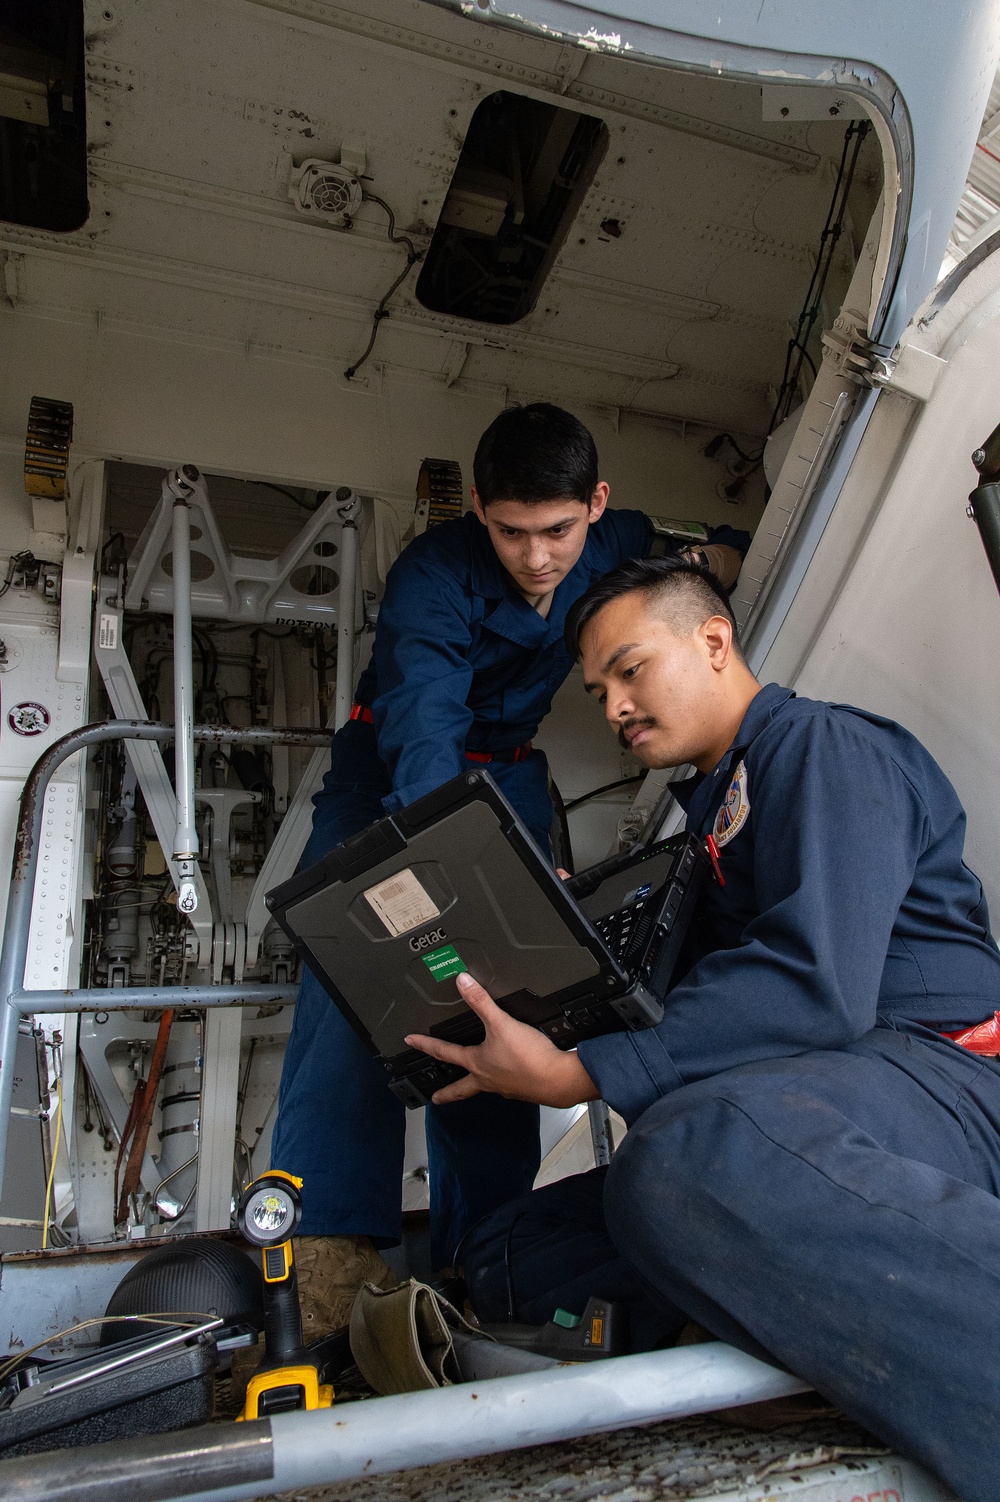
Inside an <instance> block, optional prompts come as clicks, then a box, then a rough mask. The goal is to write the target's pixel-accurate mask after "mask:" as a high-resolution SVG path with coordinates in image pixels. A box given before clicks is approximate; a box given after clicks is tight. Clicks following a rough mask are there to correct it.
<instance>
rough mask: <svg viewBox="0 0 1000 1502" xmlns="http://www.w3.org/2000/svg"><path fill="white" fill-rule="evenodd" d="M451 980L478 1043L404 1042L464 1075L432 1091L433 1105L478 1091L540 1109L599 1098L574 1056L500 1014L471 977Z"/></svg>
mask: <svg viewBox="0 0 1000 1502" xmlns="http://www.w3.org/2000/svg"><path fill="white" fill-rule="evenodd" d="M456 982H457V985H458V989H459V993H460V995H461V997H462V1000H463V1001H464V1002H466V1003H467V1004H468V1005H469V1006H470V1007H471V1008H472V1010H473V1011H474V1012H475V1014H476V1016H477V1017H479V1018H480V1019H481V1020H482V1024H483V1026H484V1027H485V1029H486V1037H485V1039H484V1040H483V1042H482V1043H477V1044H475V1045H474V1046H473V1047H472V1048H464V1047H462V1045H461V1044H458V1043H444V1042H442V1040H441V1039H440V1038H427V1037H424V1036H423V1035H422V1034H417V1033H413V1034H411V1035H410V1036H409V1037H408V1038H407V1039H406V1042H407V1044H408V1045H409V1047H410V1048H418V1049H419V1050H420V1052H421V1053H425V1054H429V1055H430V1057H431V1058H432V1059H440V1060H441V1061H442V1063H445V1064H457V1065H458V1067H459V1068H460V1069H465V1070H467V1071H468V1073H467V1074H466V1076H465V1078H464V1079H461V1080H456V1081H455V1083H454V1084H453V1085H446V1086H445V1087H444V1089H443V1090H438V1091H437V1093H436V1094H435V1096H434V1104H435V1105H436V1106H443V1105H450V1104H451V1103H452V1102H453V1101H456V1100H468V1099H469V1097H470V1096H473V1095H478V1094H479V1093H480V1091H489V1092H491V1093H493V1094H495V1095H503V1096H506V1098H507V1099H508V1100H530V1101H534V1102H535V1103H536V1104H537V1105H540V1106H575V1105H578V1104H579V1103H580V1101H584V1100H598V1099H599V1098H600V1091H599V1090H598V1089H597V1087H596V1085H595V1084H594V1082H593V1080H592V1079H591V1078H590V1075H589V1074H588V1073H587V1071H586V1070H585V1069H584V1067H583V1065H582V1064H581V1063H580V1060H579V1059H578V1058H577V1056H576V1054H575V1053H563V1051H562V1049H560V1048H557V1047H556V1046H555V1044H554V1043H553V1042H551V1040H550V1039H548V1038H546V1036H545V1034H544V1033H541V1032H539V1030H538V1028H537V1027H529V1026H528V1024H527V1023H526V1022H518V1020H517V1018H516V1017H511V1016H510V1014H509V1013H507V1012H504V1011H502V1010H501V1008H500V1007H498V1006H497V1004H496V1002H495V1001H494V1000H493V998H492V997H491V996H490V995H489V993H488V992H487V991H484V989H483V987H482V986H481V985H479V983H478V981H475V980H473V978H472V976H471V975H466V974H464V973H463V974H462V975H459V976H457V977H456Z"/></svg>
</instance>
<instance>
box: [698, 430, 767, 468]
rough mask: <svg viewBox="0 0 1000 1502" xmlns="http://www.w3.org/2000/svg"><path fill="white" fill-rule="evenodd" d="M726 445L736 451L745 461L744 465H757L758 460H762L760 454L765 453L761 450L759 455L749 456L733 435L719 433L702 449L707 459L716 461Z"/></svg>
mask: <svg viewBox="0 0 1000 1502" xmlns="http://www.w3.org/2000/svg"><path fill="white" fill-rule="evenodd" d="M724 443H728V444H729V446H730V448H732V449H734V450H735V452H736V453H737V454H738V455H739V457H740V458H741V459H742V460H743V463H744V464H756V462H757V460H758V459H759V458H760V453H763V452H764V451H763V449H761V451H760V453H758V454H748V453H746V452H745V451H744V450H743V449H741V448H740V446H739V444H738V443H737V442H736V439H735V438H734V437H733V435H732V433H719V434H717V435H716V437H715V438H710V439H709V440H708V442H707V443H706V445H705V447H704V448H703V449H702V453H703V454H704V455H705V458H706V459H714V458H715V456H716V454H717V453H718V452H719V450H720V448H721V447H722V445H723V444H724Z"/></svg>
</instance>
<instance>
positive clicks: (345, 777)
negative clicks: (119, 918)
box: [271, 510, 750, 1266]
mask: <svg viewBox="0 0 1000 1502" xmlns="http://www.w3.org/2000/svg"><path fill="white" fill-rule="evenodd" d="M711 535H712V540H713V541H715V542H721V543H727V544H729V545H731V546H735V547H737V548H739V549H740V550H741V551H742V552H745V551H746V548H747V546H748V544H749V540H750V539H749V537H748V536H747V534H746V533H741V532H734V531H733V530H732V529H731V528H728V527H721V528H718V529H716V530H715V531H713V532H712V534H711ZM652 536H653V534H652V529H651V526H650V523H649V519H648V518H647V516H646V515H645V514H644V513H643V512H641V511H611V510H608V511H605V513H604V515H603V516H602V517H601V519H600V520H599V521H598V522H596V523H595V524H594V525H593V526H591V527H590V529H589V531H588V535H587V541H586V544H585V546H584V549H583V553H582V554H581V556H580V558H579V559H578V561H577V563H576V565H575V566H574V568H573V569H572V570H571V571H570V573H569V574H567V576H566V578H565V579H564V580H563V581H562V583H561V584H560V585H559V586H558V588H557V589H556V590H555V593H554V596H553V599H552V604H551V607H550V610H549V614H548V617H547V619H546V618H543V617H542V616H541V615H540V614H539V613H538V611H537V610H535V609H534V608H533V607H532V606H531V605H529V604H528V602H527V600H526V599H525V598H524V597H523V595H521V594H520V593H519V592H518V590H517V589H516V588H515V587H514V585H513V584H512V582H511V581H510V579H509V577H508V576H507V574H506V573H505V571H504V569H503V567H502V566H501V564H500V560H499V559H498V557H497V555H496V552H495V551H494V549H493V545H492V543H491V542H490V538H489V533H488V531H487V529H486V527H484V526H483V525H482V523H481V522H480V521H479V520H478V519H477V517H476V516H475V515H474V514H473V513H471V512H470V513H467V514H466V515H465V516H463V517H461V518H460V519H459V520H458V521H454V522H444V523H442V524H441V525H440V526H438V527H435V528H433V529H432V530H431V531H428V532H426V533H424V534H423V535H422V536H421V537H418V538H417V539H415V541H413V542H412V543H411V544H410V545H409V547H407V548H406V549H405V551H404V552H403V553H402V555H401V556H400V558H399V559H398V560H397V562H396V563H395V564H394V565H393V567H392V569H391V570H390V571H389V576H388V579H387V581H386V591H385V598H384V600H383V602H382V606H381V608H380V611H379V619H378V627H377V630H376V633H375V645H374V649H373V653H372V663H371V666H370V667H369V668H368V669H367V670H366V671H365V673H364V674H363V675H362V677H361V680H360V682H359V684H358V691H357V698H358V702H359V703H360V704H362V705H366V706H370V708H371V714H372V720H373V722H374V723H373V724H366V723H364V722H363V721H361V720H355V721H351V722H350V723H349V724H347V725H345V726H344V728H343V729H342V730H340V731H339V732H338V733H337V735H336V736H335V737H334V741H333V751H332V760H331V766H330V771H329V772H328V773H327V775H326V778H325V781H324V783H323V788H322V790H321V792H319V793H318V794H317V795H316V798H315V800H314V802H315V806H316V812H315V815H314V817H313V828H312V834H311V836H310V839H309V843H308V845H307V846H306V850H305V853H304V855H303V858H302V864H303V865H306V866H308V865H310V864H312V863H313V862H314V861H317V860H319V859H320V858H321V857H322V856H324V855H326V854H327V852H328V851H330V850H332V849H333V847H334V846H335V845H337V844H339V843H340V842H341V841H342V840H345V839H347V838H348V837H349V836H350V835H352V834H356V833H357V832H358V831H359V830H361V829H363V828H364V827H365V826H366V825H368V824H371V823H372V822H373V821H374V820H376V819H379V818H382V817H383V816H384V813H385V812H386V811H388V812H389V813H392V812H393V811H395V810H396V809H399V808H402V807H404V806H405V805H406V804H408V803H412V802H413V800H414V799H416V798H420V797H422V796H423V795H424V794H425V793H429V792H431V791H433V789H434V788H437V787H440V786H441V784H442V783H444V782H447V781H448V780H449V779H450V778H452V777H455V776H457V775H458V773H459V772H461V771H464V770H465V769H466V768H467V766H468V761H467V760H466V752H467V751H476V752H487V753H490V754H492V755H493V756H495V757H498V758H500V759H498V760H494V761H492V762H491V763H490V773H491V775H492V776H493V778H494V779H495V781H496V782H497V783H498V784H499V786H500V788H501V789H502V791H503V792H504V793H505V795H506V796H507V797H508V798H509V799H510V801H511V803H512V804H513V805H514V807H515V808H516V809H517V811H518V813H519V814H520V815H521V818H522V819H523V820H524V822H525V823H526V825H527V826H528V828H529V830H530V831H531V833H532V834H533V835H534V838H535V839H536V841H537V842H538V844H539V846H540V847H541V848H542V849H543V850H544V851H545V852H546V854H547V855H548V854H549V827H550V825H551V822H552V804H551V801H550V799H549V792H548V766H547V762H546V759H545V756H544V755H543V754H542V752H541V751H534V752H533V753H532V754H531V755H529V756H527V757H526V758H525V759H523V760H519V761H516V762H515V761H511V760H504V759H503V758H504V756H505V755H509V754H510V753H512V752H513V751H514V750H515V748H517V747H520V746H523V745H525V744H526V743H527V742H528V741H530V740H531V738H532V736H533V735H534V734H535V733H536V731H537V730H538V726H539V724H540V723H541V721H542V719H543V718H544V717H545V715H546V714H547V713H548V710H549V707H550V705H551V702H552V696H553V695H554V693H555V692H556V690H557V689H558V688H559V686H560V684H561V683H562V682H563V680H564V679H565V678H566V675H567V674H568V673H569V671H570V668H571V666H572V660H571V658H570V656H569V653H568V652H567V651H566V647H565V645H564V643H563V625H564V623H565V619H566V613H567V611H568V610H569V607H570V605H572V604H573V602H574V601H575V600H576V599H578V598H579V596H580V595H581V594H583V592H584V590H585V589H587V588H588V586H589V585H590V584H592V583H593V582H594V580H595V579H598V578H600V576H601V575H602V574H604V573H606V572H607V571H608V570H609V569H611V568H614V567H616V566H617V565H618V564H619V563H621V562H623V561H624V560H625V559H626V558H632V557H644V556H645V555H646V554H647V553H648V552H649V550H650V546H651V542H652ZM426 1114H427V1145H428V1153H429V1165H430V1191H431V1226H432V1248H431V1250H432V1256H433V1257H434V1258H435V1265H437V1266H446V1265H448V1264H449V1263H450V1262H451V1259H452V1256H453V1253H454V1249H455V1247H456V1245H457V1244H458V1240H459V1238H460V1236H461V1235H462V1233H463V1231H464V1230H465V1228H466V1226H467V1225H469V1224H471V1223H472V1222H473V1221H474V1220H477V1219H479V1217H481V1216H482V1215H484V1214H485V1213H486V1212H487V1211H488V1210H490V1209H492V1208H493V1207H494V1206H496V1205H500V1204H503V1203H504V1202H505V1201H506V1200H508V1199H510V1198H511V1197H512V1196H514V1195H518V1194H522V1193H524V1192H525V1191H526V1190H527V1189H530V1187H531V1185H532V1183H533V1181H534V1177H535V1174H536V1172H537V1170H538V1162H539V1139H538V1108H537V1107H536V1106H530V1105H526V1104H524V1103H522V1102H516V1101H505V1100H501V1099H500V1098H499V1097H497V1096H483V1097H480V1098H477V1099H475V1100H471V1101H467V1102H463V1103H462V1104H460V1105H451V1106H442V1107H439V1106H432V1107H430V1108H429V1109H428V1111H427V1113H426ZM403 1137H404V1108H403V1107H402V1105H401V1104H400V1102H399V1101H398V1100H396V1098H395V1097H394V1096H393V1095H391V1094H390V1092H389V1090H388V1088H387V1086H386V1082H385V1075H384V1073H383V1071H382V1069H381V1067H380V1066H379V1065H378V1064H376V1063H375V1061H374V1059H372V1057H371V1056H370V1055H369V1054H368V1052H367V1051H366V1049H365V1048H364V1046H363V1045H362V1044H361V1043H360V1041H359V1040H358V1038H357V1035H356V1034H355V1033H354V1032H353V1031H352V1029H351V1028H350V1027H349V1026H348V1024H347V1023H346V1022H345V1021H344V1020H343V1018H342V1016H341V1014H340V1013H339V1012H338V1010H337V1008H336V1007H335V1006H334V1005H333V1003H332V1002H331V1001H330V1000H329V998H328V997H327V995H326V992H325V991H324V990H323V989H322V987H321V986H320V985H319V983H318V981H316V980H315V979H314V977H313V976H312V975H310V974H309V973H308V971H307V972H305V973H304V975H303V980H302V984H301V986H300V989H299V995H298V999H297V1001H296V1006H295V1018H294V1021H293V1024H292V1031H291V1035H290V1037H289V1040H288V1046H287V1049H286V1052H285V1062H284V1069H283V1072H282V1077H281V1089H280V1095H279V1103H278V1119H277V1122H276V1125H275V1129H274V1138H273V1142H272V1148H271V1162H272V1165H273V1166H274V1167H275V1168H283V1169H285V1170H286V1171H287V1172H290V1173H294V1174H297V1175H298V1176H300V1177H301V1178H302V1179H303V1180H304V1184H303V1191H302V1195H303V1215H302V1222H301V1225H300V1233H301V1234H303V1235H366V1236H370V1237H371V1238H372V1239H373V1241H374V1242H375V1244H376V1245H379V1246H386V1245H391V1244H394V1243H395V1242H398V1240H399V1235H400V1180H401V1176H402V1161H403Z"/></svg>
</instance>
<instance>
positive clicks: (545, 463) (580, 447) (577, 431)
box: [472, 402, 597, 506]
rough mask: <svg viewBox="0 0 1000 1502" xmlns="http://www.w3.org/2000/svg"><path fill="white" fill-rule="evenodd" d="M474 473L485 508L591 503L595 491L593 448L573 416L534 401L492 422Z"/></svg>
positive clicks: (511, 409)
mask: <svg viewBox="0 0 1000 1502" xmlns="http://www.w3.org/2000/svg"><path fill="white" fill-rule="evenodd" d="M472 472H473V476H474V478H475V482H476V491H477V492H478V495H479V499H480V500H481V501H482V503H483V505H484V506H488V505H489V504H490V502H491V501H561V500H565V499H567V498H572V499H573V500H575V501H582V502H583V503H584V504H585V505H589V504H590V500H591V497H592V496H593V494H594V490H595V489H596V487H597V449H596V448H595V446H594V440H593V438H592V437H591V435H590V433H589V431H588V430H587V429H586V428H585V427H584V425H583V423H582V422H581V421H580V419H579V418H578V417H574V416H573V414H572V412H564V411H563V409H562V408H561V407H553V406H552V404H551V403H550V402H532V403H530V405H528V406H526V407H508V408H507V410H506V411H505V412H501V413H500V416H499V417H497V418H495V419H494V421H493V422H491V423H490V425H489V427H488V428H487V429H486V432H485V433H484V434H483V436H482V438H480V440H479V447H478V448H477V449H476V457H475V460H474V461H473V465H472Z"/></svg>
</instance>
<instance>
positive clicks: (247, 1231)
mask: <svg viewBox="0 0 1000 1502" xmlns="http://www.w3.org/2000/svg"><path fill="white" fill-rule="evenodd" d="M301 1188H302V1180H301V1179H296V1178H294V1177H293V1176H292V1175H291V1174H290V1173H283V1172H282V1170H281V1169H280V1168H272V1169H271V1170H270V1171H269V1172H268V1173H265V1174H262V1175H261V1177H260V1178H259V1179H255V1180H254V1182H253V1183H252V1184H249V1185H248V1186H247V1188H246V1189H244V1191H243V1193H242V1194H241V1196H240V1202H239V1206H238V1207H237V1211H236V1220H237V1224H238V1225H239V1228H240V1230H241V1232H242V1233H243V1235H244V1236H245V1237H246V1239H247V1241H249V1242H250V1243H251V1245H253V1246H257V1247H260V1253H261V1263H262V1266H263V1271H264V1360H263V1361H262V1362H261V1365H260V1367H259V1368H258V1370H257V1372H256V1373H255V1374H254V1376H253V1377H251V1379H250V1383H249V1386H248V1387H247V1396H246V1403H245V1405H244V1408H243V1412H242V1413H241V1414H240V1418H241V1419H257V1418H267V1417H268V1416H269V1415H270V1414H272V1413H290V1412H292V1411H293V1410H295V1409H299V1408H329V1407H330V1405H331V1403H332V1402H333V1388H332V1387H325V1386H320V1381H319V1371H318V1368H317V1363H316V1361H315V1360H314V1359H313V1358H312V1357H311V1356H310V1354H309V1352H308V1351H307V1350H306V1348H305V1346H304V1345H303V1344H302V1314H301V1311H300V1309H299V1283H298V1278H297V1277H296V1274H295V1259H294V1257H293V1255H292V1236H293V1234H294V1232H295V1229H296V1227H297V1226H298V1223H299V1221H300V1220H301V1219H302V1200H301V1199H300V1197H299V1190H300V1189H301Z"/></svg>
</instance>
